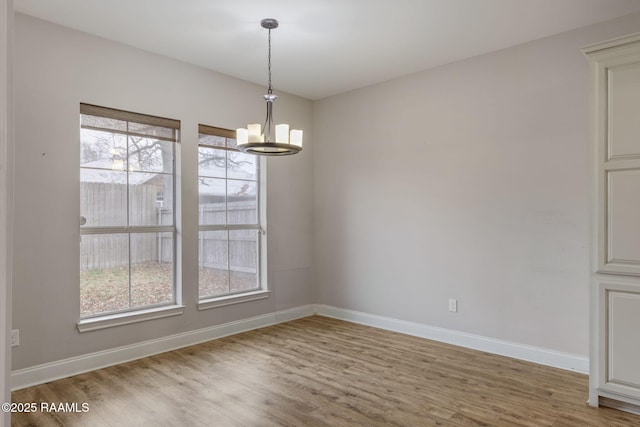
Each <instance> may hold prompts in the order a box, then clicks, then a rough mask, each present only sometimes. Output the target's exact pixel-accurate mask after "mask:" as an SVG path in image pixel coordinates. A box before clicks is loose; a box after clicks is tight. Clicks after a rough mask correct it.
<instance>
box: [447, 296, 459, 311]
mask: <svg viewBox="0 0 640 427" xmlns="http://www.w3.org/2000/svg"><path fill="white" fill-rule="evenodd" d="M449 311H451V312H453V313H456V312H457V311H458V300H456V299H453V298H449Z"/></svg>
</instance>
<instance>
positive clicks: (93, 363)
mask: <svg viewBox="0 0 640 427" xmlns="http://www.w3.org/2000/svg"><path fill="white" fill-rule="evenodd" d="M313 314H314V306H313V305H304V306H300V307H294V308H290V309H287V310H281V311H277V312H275V313H269V314H264V315H262V316H256V317H251V318H248V319H242V320H238V321H236V322H230V323H224V324H222V325H216V326H211V327H208V328H202V329H197V330H194V331H189V332H183V333H180V334H175V335H170V336H167V337H163V338H158V339H154V340H149V341H144V342H141V343H136V344H131V345H126V346H122V347H117V348H114V349H109V350H104V351H99V352H96V353H90V354H85V355H82V356H77V357H71V358H68V359H63V360H57V361H55V362H50V363H45V364H42V365H38V366H33V367H30V368H25V369H19V370H16V371H13V372H12V373H11V389H12V390H14V391H15V390H20V389H23V388H26V387H31V386H34V385H38V384H43V383H46V382H49V381H54V380H58V379H61V378H67V377H70V376H73V375H77V374H81V373H83V372H89V371H94V370H96V369H102V368H106V367H108V366H113V365H117V364H120V363H125V362H129V361H131V360H135V359H141V358H143V357H148V356H152V355H154V354H158V353H164V352H166V351H171V350H176V349H179V348H183V347H188V346H190V345H194V344H199V343H202V342H206V341H211V340H214V339H218V338H222V337H226V336H229V335H234V334H238V333H240V332H246V331H250V330H253V329H258V328H263V327H265V326H271V325H275V324H277V323H283V322H288V321H290V320H294V319H298V318H301V317H307V316H311V315H313Z"/></svg>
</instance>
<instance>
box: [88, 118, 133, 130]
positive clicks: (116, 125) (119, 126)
mask: <svg viewBox="0 0 640 427" xmlns="http://www.w3.org/2000/svg"><path fill="white" fill-rule="evenodd" d="M80 117H81V119H82V126H91V127H95V128H103V129H110V130H116V131H120V132H124V131H126V130H127V122H126V121H124V120H118V119H109V118H107V117H100V116H92V115H90V114H82V115H81V116H80Z"/></svg>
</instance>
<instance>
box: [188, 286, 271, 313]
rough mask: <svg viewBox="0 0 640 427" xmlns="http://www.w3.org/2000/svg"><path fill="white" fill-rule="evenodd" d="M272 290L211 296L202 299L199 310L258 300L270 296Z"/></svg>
mask: <svg viewBox="0 0 640 427" xmlns="http://www.w3.org/2000/svg"><path fill="white" fill-rule="evenodd" d="M269 294H271V291H264V290H259V291H254V292H247V293H244V294H238V295H227V296H224V297H219V298H209V299H203V300H200V302H199V303H198V310H201V311H202V310H208V309H210V308H217V307H224V306H225V305H232V304H241V303H243V302H249V301H256V300H260V299H265V298H269Z"/></svg>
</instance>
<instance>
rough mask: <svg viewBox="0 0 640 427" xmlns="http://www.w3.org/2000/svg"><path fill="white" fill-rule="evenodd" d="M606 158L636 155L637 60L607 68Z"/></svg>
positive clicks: (639, 126) (639, 127)
mask: <svg viewBox="0 0 640 427" xmlns="http://www.w3.org/2000/svg"><path fill="white" fill-rule="evenodd" d="M607 80H608V83H609V84H608V86H609V88H608V89H609V90H608V94H609V97H608V98H609V99H608V105H609V108H608V116H609V117H608V122H609V144H608V145H609V147H608V148H609V149H608V151H609V153H608V154H609V156H608V157H609V158H610V159H613V158H620V157H640V138H638V135H640V120H639V118H640V117H639V115H638V112H639V111H640V63H634V64H627V65H625V66H619V67H615V68H609V69H608V79H607Z"/></svg>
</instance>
